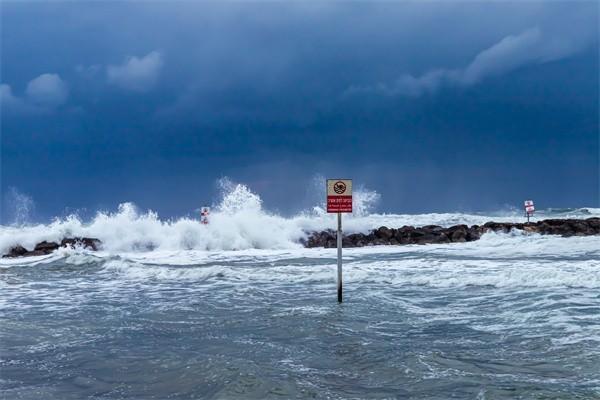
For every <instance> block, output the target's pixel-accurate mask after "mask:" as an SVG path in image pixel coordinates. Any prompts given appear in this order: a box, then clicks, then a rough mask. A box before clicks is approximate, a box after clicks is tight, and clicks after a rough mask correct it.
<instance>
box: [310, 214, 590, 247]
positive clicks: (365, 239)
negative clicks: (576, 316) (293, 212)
mask: <svg viewBox="0 0 600 400" xmlns="http://www.w3.org/2000/svg"><path fill="white" fill-rule="evenodd" d="M513 229H518V230H522V231H525V232H530V233H539V234H542V235H560V236H565V237H566V236H589V235H599V234H600V218H596V217H594V218H587V219H546V220H543V221H539V222H530V223H516V222H487V223H485V224H484V225H472V226H467V225H455V226H451V227H449V228H444V227H441V226H438V225H427V226H422V227H419V228H415V227H414V226H403V227H402V228H397V229H394V228H388V227H386V226H382V227H379V228H377V229H374V230H372V231H370V232H369V233H352V234H349V235H345V236H344V237H343V238H342V246H343V247H364V246H376V245H403V244H432V243H464V242H472V241H475V240H478V239H479V238H481V235H483V234H484V233H486V232H504V233H508V232H510V231H512V230H513ZM304 245H305V246H306V247H337V241H336V232H335V231H334V230H326V231H321V232H313V233H311V234H310V235H309V236H308V239H307V240H306V241H305V242H304Z"/></svg>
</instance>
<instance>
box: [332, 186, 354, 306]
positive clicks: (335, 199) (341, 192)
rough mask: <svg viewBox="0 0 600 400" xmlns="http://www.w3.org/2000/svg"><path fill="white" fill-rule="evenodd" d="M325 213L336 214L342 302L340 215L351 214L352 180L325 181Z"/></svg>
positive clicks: (339, 298) (338, 274)
mask: <svg viewBox="0 0 600 400" xmlns="http://www.w3.org/2000/svg"><path fill="white" fill-rule="evenodd" d="M327 212H328V213H337V215H338V228H337V295H338V303H341V302H342V213H351V212H352V179H327Z"/></svg>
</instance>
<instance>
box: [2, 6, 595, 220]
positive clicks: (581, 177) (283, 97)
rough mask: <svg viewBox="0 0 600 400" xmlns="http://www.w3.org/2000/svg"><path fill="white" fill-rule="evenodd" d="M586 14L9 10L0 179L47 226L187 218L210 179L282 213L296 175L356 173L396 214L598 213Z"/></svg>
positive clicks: (591, 11) (447, 9) (518, 10)
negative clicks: (152, 213) (66, 212)
mask: <svg viewBox="0 0 600 400" xmlns="http://www.w3.org/2000/svg"><path fill="white" fill-rule="evenodd" d="M597 8H598V7H597V4H596V2H568V3H567V2H564V3H563V2H545V3H542V2H492V3H481V2H476V3H470V2H460V3H458V2H456V3H448V2H398V3H390V2H378V3H374V4H373V3H366V2H365V3H362V2H349V3H341V2H299V3H292V4H287V3H277V2H275V3H274V2H265V3H239V2H232V3H206V2H202V3H192V2H181V3H175V5H173V4H171V3H164V2H147V3H140V2H89V3H81V4H80V3H26V4H16V3H6V4H3V13H2V28H1V29H2V38H3V41H2V54H3V57H2V77H1V83H2V86H0V93H1V95H2V118H3V121H2V134H3V135H2V159H3V160H2V162H3V168H2V175H3V182H2V187H8V186H15V187H17V188H19V189H20V190H22V191H23V192H24V193H29V194H31V195H32V196H33V198H34V199H38V198H44V200H45V201H44V202H39V201H38V202H37V203H38V208H37V210H38V212H40V213H41V214H44V213H46V214H50V215H51V214H53V213H56V212H57V210H58V211H60V210H62V209H63V208H64V207H66V206H72V207H83V206H85V207H89V208H92V209H93V208H94V207H95V206H96V205H98V204H101V205H104V204H113V205H114V204H115V203H116V202H119V201H125V200H133V201H137V202H140V205H141V206H142V207H146V206H148V207H153V208H157V209H158V210H159V211H164V212H167V213H177V212H179V210H181V209H188V208H190V209H195V208H197V206H198V205H197V204H193V206H192V204H191V203H194V202H195V199H197V198H198V197H199V196H202V195H203V194H202V193H203V190H208V189H206V188H208V187H211V188H212V184H209V185H207V184H206V182H212V181H213V180H214V179H216V178H218V177H220V176H222V175H231V176H232V177H233V178H234V179H238V180H243V181H247V182H249V183H250V184H252V183H253V182H260V185H261V187H264V188H265V193H263V194H264V195H265V197H266V202H267V205H268V204H269V201H271V202H272V203H274V204H275V205H276V206H277V207H281V208H283V209H293V205H292V204H290V202H289V201H288V200H286V193H288V192H289V189H290V187H289V185H290V184H289V182H291V181H297V180H300V181H302V180H306V179H310V177H312V176H313V175H314V174H316V173H322V174H327V175H329V174H335V173H339V174H342V175H353V176H356V177H357V179H358V178H359V177H360V179H361V180H362V181H363V182H366V183H367V186H370V187H373V188H375V189H378V190H379V191H381V192H382V197H383V200H382V206H383V207H384V208H387V209H392V210H398V209H401V210H404V211H406V210H411V211H418V210H422V209H432V208H437V209H454V208H456V207H458V206H459V205H464V206H465V207H472V208H475V209H477V208H490V207H494V206H496V205H498V204H503V203H504V202H507V201H511V200H510V199H511V198H512V197H513V196H515V197H519V201H521V200H522V199H520V196H521V193H526V192H527V191H528V190H529V188H530V189H531V191H533V192H534V193H533V194H534V195H535V193H538V194H539V196H538V198H541V197H545V198H547V199H548V201H549V202H552V201H556V202H557V203H561V204H562V203H569V205H572V204H574V203H575V202H576V201H580V202H582V203H584V204H586V203H587V204H588V205H589V203H596V202H597V201H598V182H597V177H598V173H597V163H598V138H597V128H598V121H597V108H598V90H597V84H598V75H597V70H598V50H597V48H598V40H597V34H598V26H597V25H598V24H597V18H598V9H597ZM31 21H36V23H35V24H33V23H32V22H31ZM42 76H44V77H45V78H44V79H42V81H38V82H37V84H35V85H32V86H31V88H30V89H28V88H29V87H30V83H31V82H33V81H34V80H35V79H37V78H38V77H42ZM52 77H55V78H52ZM59 80H60V81H59ZM61 88H62V89H61ZM352 92H354V94H353V95H348V94H349V93H352ZM425 93H430V94H433V95H432V96H424V95H423V94H425ZM382 94H383V95H382ZM41 109H43V110H45V111H44V112H38V113H32V112H29V113H24V112H20V113H14V112H9V110H21V111H23V110H29V111H31V110H38V111H39V110H41ZM25 149H26V151H25ZM522 170H529V171H537V175H536V179H530V178H528V177H527V176H525V175H524V174H522V173H521V172H520V171H522ZM48 175H50V176H60V177H61V179H58V180H57V182H56V185H57V186H52V185H51V184H50V183H49V182H47V181H45V180H44V178H43V177H44V176H48ZM571 176H575V177H576V178H574V179H572V178H569V177H571ZM415 177H417V178H415ZM415 181H417V182H419V183H418V185H415V184H412V182H415ZM200 182H202V184H200ZM265 182H271V183H270V184H267V183H265ZM550 182H553V184H550ZM73 185H76V186H77V187H78V188H80V189H81V190H78V191H77V193H73V191H72V190H71V189H70V188H71V187H72V186H73ZM269 185H270V186H269ZM417 186H418V187H417ZM61 193H65V194H62V195H61ZM66 193H68V195H67V194H66ZM164 193H173V195H172V196H164ZM410 193H412V194H413V195H411V194H410ZM440 195H441V196H442V197H443V199H442V200H440V197H439V196H440ZM534 197H535V196H534ZM440 202H441V205H440Z"/></svg>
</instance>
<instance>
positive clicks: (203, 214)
mask: <svg viewBox="0 0 600 400" xmlns="http://www.w3.org/2000/svg"><path fill="white" fill-rule="evenodd" d="M209 214H210V208H209V207H202V208H201V209H200V223H201V224H203V225H207V224H208V215H209Z"/></svg>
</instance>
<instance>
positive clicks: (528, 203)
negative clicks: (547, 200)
mask: <svg viewBox="0 0 600 400" xmlns="http://www.w3.org/2000/svg"><path fill="white" fill-rule="evenodd" d="M534 211H535V207H534V205H533V200H525V212H526V213H527V214H529V215H533V212H534Z"/></svg>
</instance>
